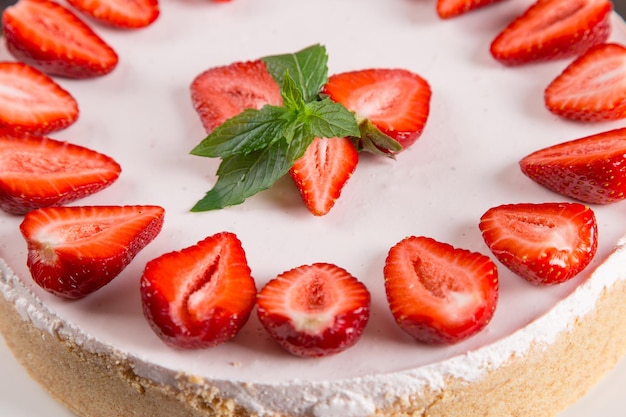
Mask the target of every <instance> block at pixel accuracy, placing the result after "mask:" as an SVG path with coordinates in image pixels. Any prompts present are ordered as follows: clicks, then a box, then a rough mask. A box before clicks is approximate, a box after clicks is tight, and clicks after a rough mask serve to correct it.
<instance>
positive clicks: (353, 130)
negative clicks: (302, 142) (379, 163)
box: [306, 98, 361, 138]
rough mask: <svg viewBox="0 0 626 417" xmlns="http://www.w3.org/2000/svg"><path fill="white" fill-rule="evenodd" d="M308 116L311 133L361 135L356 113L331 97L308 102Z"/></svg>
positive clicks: (329, 135)
mask: <svg viewBox="0 0 626 417" xmlns="http://www.w3.org/2000/svg"><path fill="white" fill-rule="evenodd" d="M306 118H307V123H308V125H309V129H310V131H311V133H312V134H313V135H314V136H317V137H322V138H333V137H344V136H355V137H359V136H361V133H360V131H359V126H358V125H357V122H356V119H355V117H354V114H353V113H352V112H351V111H349V110H347V109H346V108H345V107H344V106H342V105H341V104H339V103H335V102H334V101H332V100H330V99H329V98H325V99H322V100H320V101H313V102H311V103H307V104H306Z"/></svg>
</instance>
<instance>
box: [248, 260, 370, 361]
mask: <svg viewBox="0 0 626 417" xmlns="http://www.w3.org/2000/svg"><path fill="white" fill-rule="evenodd" d="M369 311H370V294H369V291H368V290H367V288H366V287H365V286H364V285H363V284H362V283H361V282H360V281H358V280H357V279H356V278H354V277H353V276H352V275H350V274H349V273H348V272H347V271H345V270H344V269H342V268H340V267H338V266H336V265H332V264H327V263H316V264H312V265H304V266H300V267H297V268H294V269H292V270H289V271H286V272H284V273H282V274H280V275H279V276H278V277H276V278H274V279H273V280H271V281H270V282H268V283H267V284H266V285H265V286H264V287H263V288H262V289H261V291H260V292H259V294H258V300H257V312H258V316H259V319H260V320H261V323H262V324H263V326H264V327H265V328H266V330H267V331H268V332H269V334H270V335H271V336H272V337H273V338H274V339H275V340H276V341H277V342H278V344H279V345H281V346H282V347H283V348H284V349H285V350H287V351H288V352H290V353H291V354H293V355H296V356H305V357H321V356H328V355H333V354H337V353H339V352H342V351H344V350H346V349H348V348H349V347H351V346H353V345H354V344H355V343H356V342H357V341H358V340H359V339H360V337H361V335H362V333H363V330H364V328H365V326H366V324H367V321H368V320H369Z"/></svg>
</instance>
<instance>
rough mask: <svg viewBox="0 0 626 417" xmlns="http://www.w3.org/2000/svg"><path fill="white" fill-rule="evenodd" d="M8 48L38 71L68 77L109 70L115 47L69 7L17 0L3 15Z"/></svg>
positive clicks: (114, 59)
mask: <svg viewBox="0 0 626 417" xmlns="http://www.w3.org/2000/svg"><path fill="white" fill-rule="evenodd" d="M2 29H3V31H4V35H5V38H6V45H7V49H8V50H9V52H10V53H11V54H12V55H13V56H14V57H15V58H16V59H17V60H19V61H22V62H24V63H26V64H28V65H31V66H33V67H35V68H37V69H39V70H40V71H42V72H44V73H46V74H50V75H59V76H63V77H69V78H91V77H97V76H101V75H104V74H107V73H109V72H111V71H112V70H113V69H114V68H115V66H116V65H117V61H118V57H117V54H116V53H115V51H114V50H113V49H112V48H111V47H110V46H109V45H108V44H107V43H105V42H104V41H103V40H102V39H101V38H100V37H99V36H98V35H97V34H96V33H95V32H94V31H93V30H92V29H91V28H90V27H89V26H87V24H85V23H84V22H83V21H82V20H80V19H79V18H78V17H77V16H76V15H75V14H74V13H73V12H71V11H70V10H69V9H67V8H65V7H64V6H61V5H60V4H58V3H55V2H53V1H50V0H19V1H18V2H17V3H16V4H15V5H13V6H10V7H8V8H7V9H6V10H5V11H4V13H3V15H2Z"/></svg>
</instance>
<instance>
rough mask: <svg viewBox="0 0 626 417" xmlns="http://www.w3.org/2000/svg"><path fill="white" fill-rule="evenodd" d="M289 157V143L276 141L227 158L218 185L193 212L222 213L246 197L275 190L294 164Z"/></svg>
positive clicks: (218, 171)
mask: <svg viewBox="0 0 626 417" xmlns="http://www.w3.org/2000/svg"><path fill="white" fill-rule="evenodd" d="M287 154H288V147H287V146H285V142H284V141H275V142H274V143H272V144H271V145H270V146H268V147H266V148H263V149H259V150H257V151H254V152H250V153H248V154H246V155H245V156H242V155H235V156H233V157H229V158H223V159H222V162H221V164H220V166H219V168H218V170H217V175H218V180H217V182H216V183H215V186H214V187H213V188H212V189H211V190H209V192H207V193H206V194H205V196H204V198H202V199H201V200H200V201H198V202H197V203H196V205H195V206H193V208H192V209H191V211H196V212H198V211H208V210H218V209H222V208H224V207H227V206H233V205H236V204H241V203H243V202H244V201H245V200H246V198H248V197H250V196H252V195H254V194H256V193H258V192H259V191H262V190H265V189H267V188H269V187H271V186H272V184H274V183H275V182H276V180H278V179H279V178H280V177H282V176H283V175H285V174H286V173H287V172H289V169H290V168H291V166H292V165H293V162H292V161H290V160H289V158H288V157H287Z"/></svg>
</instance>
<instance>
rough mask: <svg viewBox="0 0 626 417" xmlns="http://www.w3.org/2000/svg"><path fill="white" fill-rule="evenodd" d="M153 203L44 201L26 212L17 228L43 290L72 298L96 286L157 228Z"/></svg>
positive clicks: (159, 211) (115, 271) (157, 214)
mask: <svg viewBox="0 0 626 417" xmlns="http://www.w3.org/2000/svg"><path fill="white" fill-rule="evenodd" d="M163 216H164V210H163V209H162V208H161V207H157V206H86V207H47V208H42V209H38V210H33V211H31V212H28V213H27V214H26V216H24V220H23V221H22V223H21V224H20V231H21V232H22V235H23V236H24V238H25V239H26V242H27V244H28V260H27V265H28V268H29V269H30V272H31V275H32V277H33V280H34V281H35V282H36V283H37V284H38V285H40V286H41V287H42V288H43V289H45V290H46V291H49V292H51V293H53V294H56V295H58V296H60V297H64V298H70V299H77V298H82V297H85V296H86V295H88V294H91V293H92V292H94V291H96V290H98V289H99V288H101V287H103V286H104V285H106V284H108V283H109V282H110V281H111V280H113V278H115V277H116V276H117V275H119V273H120V272H122V270H123V269H124V268H126V266H128V264H129V263H130V262H131V261H132V260H133V258H134V257H135V256H136V255H137V253H139V251H141V250H142V249H143V248H144V247H145V246H146V245H147V244H148V243H150V242H151V241H152V240H153V239H154V238H155V237H156V236H157V235H158V234H159V232H160V231H161V227H162V226H163Z"/></svg>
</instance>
